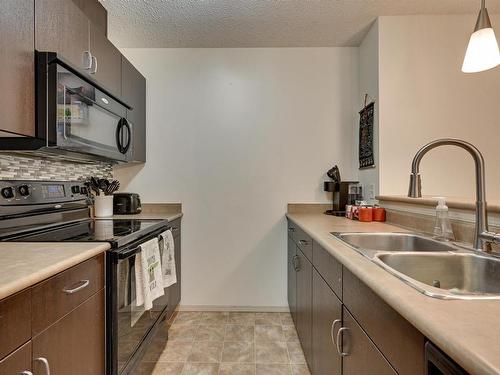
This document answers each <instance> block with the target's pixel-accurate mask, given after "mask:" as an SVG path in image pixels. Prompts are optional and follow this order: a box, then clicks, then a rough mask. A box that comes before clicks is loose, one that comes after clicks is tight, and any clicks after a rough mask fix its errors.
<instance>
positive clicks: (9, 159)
mask: <svg viewBox="0 0 500 375" xmlns="http://www.w3.org/2000/svg"><path fill="white" fill-rule="evenodd" d="M90 176H96V177H100V178H108V179H109V178H112V177H113V168H112V165H111V164H109V163H105V162H98V163H94V164H79V163H73V162H69V161H62V160H55V159H49V158H43V157H25V156H18V155H9V154H0V179H1V180H59V181H63V180H67V181H74V180H85V179H87V178H88V177H90Z"/></svg>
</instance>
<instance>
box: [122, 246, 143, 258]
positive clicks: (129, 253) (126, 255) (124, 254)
mask: <svg viewBox="0 0 500 375" xmlns="http://www.w3.org/2000/svg"><path fill="white" fill-rule="evenodd" d="M140 252H141V247H140V246H136V247H132V248H130V249H127V250H125V251H120V252H119V253H118V259H127V258H130V257H131V256H133V255H135V254H137V253H140Z"/></svg>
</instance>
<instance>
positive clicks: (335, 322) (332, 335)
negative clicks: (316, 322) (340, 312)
mask: <svg viewBox="0 0 500 375" xmlns="http://www.w3.org/2000/svg"><path fill="white" fill-rule="evenodd" d="M340 322H342V320H341V319H335V320H334V321H333V322H332V327H331V328H330V337H331V338H332V343H333V345H334V346H335V347H337V341H336V340H335V336H334V334H333V332H334V331H335V326H336V325H337V324H338V323H340Z"/></svg>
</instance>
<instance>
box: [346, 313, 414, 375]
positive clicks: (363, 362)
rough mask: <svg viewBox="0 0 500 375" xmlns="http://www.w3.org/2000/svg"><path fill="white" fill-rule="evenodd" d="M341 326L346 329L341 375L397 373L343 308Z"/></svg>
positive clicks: (389, 374) (395, 374)
mask: <svg viewBox="0 0 500 375" xmlns="http://www.w3.org/2000/svg"><path fill="white" fill-rule="evenodd" d="M343 326H344V327H345V328H346V330H345V331H344V333H343V334H342V347H343V348H342V351H343V352H345V353H347V355H346V356H345V357H344V358H343V363H342V374H343V375H366V374H370V375H397V372H396V371H394V369H393V368H392V367H391V365H390V364H389V362H388V361H387V360H386V359H385V358H384V356H383V355H382V353H381V352H380V351H379V350H378V349H377V347H376V346H375V345H374V344H373V342H372V341H371V340H370V338H369V337H368V336H367V335H366V333H365V332H364V331H363V329H362V328H361V327H360V326H359V325H358V323H357V322H356V320H354V318H353V317H352V315H351V314H350V313H349V311H347V309H345V308H344V324H343ZM401 374H406V373H404V372H402V373H401ZM422 374H423V373H422Z"/></svg>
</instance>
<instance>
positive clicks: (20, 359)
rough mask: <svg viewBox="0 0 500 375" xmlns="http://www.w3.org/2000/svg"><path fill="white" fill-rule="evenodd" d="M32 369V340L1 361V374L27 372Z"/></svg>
mask: <svg viewBox="0 0 500 375" xmlns="http://www.w3.org/2000/svg"><path fill="white" fill-rule="evenodd" d="M26 371H31V341H28V342H27V343H26V344H24V345H23V346H21V347H20V348H19V349H17V350H16V351H15V352H13V353H11V354H10V355H9V356H7V357H6V358H4V359H2V360H1V361H0V374H5V375H10V374H25V372H26Z"/></svg>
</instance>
